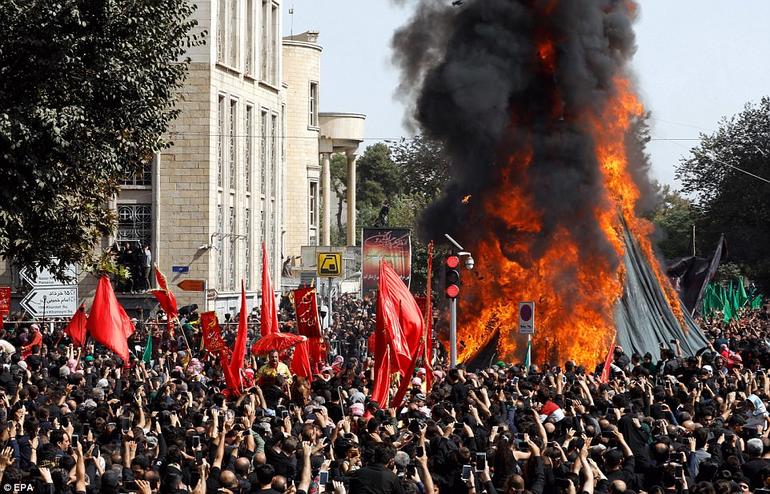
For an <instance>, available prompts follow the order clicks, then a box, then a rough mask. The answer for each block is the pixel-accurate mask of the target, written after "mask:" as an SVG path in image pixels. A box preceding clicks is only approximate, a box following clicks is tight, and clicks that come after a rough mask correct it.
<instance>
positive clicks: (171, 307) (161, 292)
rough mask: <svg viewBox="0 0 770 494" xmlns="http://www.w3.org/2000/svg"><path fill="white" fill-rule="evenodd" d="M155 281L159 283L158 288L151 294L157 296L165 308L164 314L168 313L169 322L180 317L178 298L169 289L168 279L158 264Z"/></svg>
mask: <svg viewBox="0 0 770 494" xmlns="http://www.w3.org/2000/svg"><path fill="white" fill-rule="evenodd" d="M155 280H156V281H157V282H158V288H156V289H155V290H151V292H152V294H153V295H155V298H156V299H157V300H158V303H159V304H160V306H161V307H162V308H163V312H165V313H166V315H167V316H168V319H169V320H171V319H174V318H176V317H178V316H179V311H178V309H177V304H176V297H175V296H174V294H173V293H172V292H171V290H169V289H168V283H167V282H166V277H165V276H163V273H161V272H160V269H158V265H157V264H156V265H155Z"/></svg>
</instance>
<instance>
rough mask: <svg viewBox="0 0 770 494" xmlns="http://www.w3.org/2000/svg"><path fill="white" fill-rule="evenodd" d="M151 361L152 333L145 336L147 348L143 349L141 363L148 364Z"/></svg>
mask: <svg viewBox="0 0 770 494" xmlns="http://www.w3.org/2000/svg"><path fill="white" fill-rule="evenodd" d="M150 360H152V332H150V333H149V334H148V335H147V346H145V347H144V353H143V354H142V362H144V363H147V364H149V363H150Z"/></svg>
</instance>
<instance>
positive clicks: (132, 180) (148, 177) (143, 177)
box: [120, 161, 152, 187]
mask: <svg viewBox="0 0 770 494" xmlns="http://www.w3.org/2000/svg"><path fill="white" fill-rule="evenodd" d="M120 185H133V186H145V187H146V186H151V185H152V161H151V162H149V163H145V164H144V165H142V169H141V170H139V171H137V172H135V173H134V174H132V175H129V176H127V177H126V178H124V179H123V180H121V181H120Z"/></svg>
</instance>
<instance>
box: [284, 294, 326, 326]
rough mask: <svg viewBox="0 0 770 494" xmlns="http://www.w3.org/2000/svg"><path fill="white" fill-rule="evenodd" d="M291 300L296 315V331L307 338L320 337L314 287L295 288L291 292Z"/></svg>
mask: <svg viewBox="0 0 770 494" xmlns="http://www.w3.org/2000/svg"><path fill="white" fill-rule="evenodd" d="M291 300H292V303H293V304H294V313H295V314H296V315H297V333H298V334H301V335H302V336H307V337H308V338H320V337H321V323H320V322H319V321H318V301H317V299H316V290H315V288H297V289H296V290H293V291H292V292H291Z"/></svg>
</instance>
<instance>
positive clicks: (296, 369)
mask: <svg viewBox="0 0 770 494" xmlns="http://www.w3.org/2000/svg"><path fill="white" fill-rule="evenodd" d="M309 344H310V342H309V341H303V342H302V343H298V344H297V346H295V347H294V356H293V357H292V359H291V373H292V374H294V375H295V376H297V377H304V378H305V379H307V380H308V381H312V380H313V372H312V370H311V368H310V352H309V351H308V345H309Z"/></svg>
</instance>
